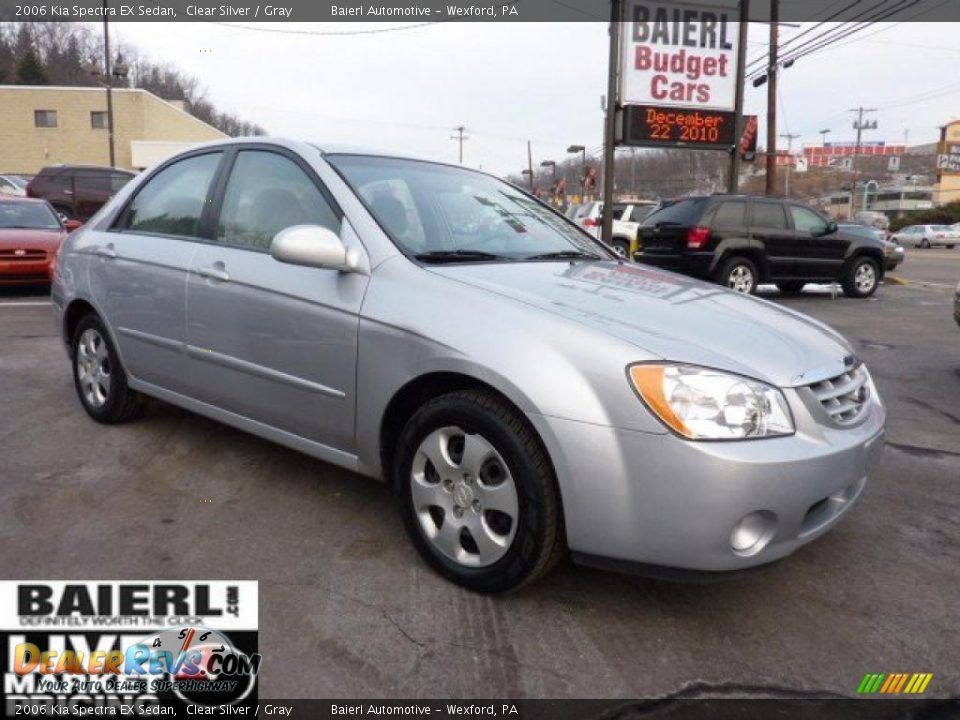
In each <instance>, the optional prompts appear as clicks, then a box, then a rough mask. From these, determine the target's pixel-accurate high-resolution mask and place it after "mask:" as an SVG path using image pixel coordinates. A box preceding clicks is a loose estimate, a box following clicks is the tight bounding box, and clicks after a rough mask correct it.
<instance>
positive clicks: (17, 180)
mask: <svg viewBox="0 0 960 720" xmlns="http://www.w3.org/2000/svg"><path fill="white" fill-rule="evenodd" d="M0 195H16V196H17V197H26V196H27V181H26V180H24V179H23V178H22V177H20V176H19V175H0Z"/></svg>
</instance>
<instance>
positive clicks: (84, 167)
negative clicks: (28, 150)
mask: <svg viewBox="0 0 960 720" xmlns="http://www.w3.org/2000/svg"><path fill="white" fill-rule="evenodd" d="M64 170H104V171H106V172H116V173H123V174H124V175H136V173H135V172H132V171H130V170H126V169H124V168H115V167H108V166H106V165H47V166H46V167H43V168H40V173H44V172H47V171H56V172H62V171H64ZM40 173H37V174H38V175H39V174H40Z"/></svg>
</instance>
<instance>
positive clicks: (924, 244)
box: [920, 238, 930, 250]
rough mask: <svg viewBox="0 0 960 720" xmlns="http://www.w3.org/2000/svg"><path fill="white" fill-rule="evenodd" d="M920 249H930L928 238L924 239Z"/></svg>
mask: <svg viewBox="0 0 960 720" xmlns="http://www.w3.org/2000/svg"><path fill="white" fill-rule="evenodd" d="M920 247H922V248H923V249H925V250H926V249H927V248H929V247H930V241H929V240H927V239H926V238H923V239H922V240H921V241H920Z"/></svg>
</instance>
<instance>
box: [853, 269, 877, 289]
mask: <svg viewBox="0 0 960 720" xmlns="http://www.w3.org/2000/svg"><path fill="white" fill-rule="evenodd" d="M853 282H854V284H855V285H856V286H857V290H858V291H860V292H861V293H869V292H870V291H871V290H873V286H874V285H876V284H877V272H876V270H874V269H873V265H871V264H870V263H868V262H865V263H861V264H860V266H859V267H857V271H856V272H855V273H854V276H853Z"/></svg>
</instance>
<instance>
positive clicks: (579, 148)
mask: <svg viewBox="0 0 960 720" xmlns="http://www.w3.org/2000/svg"><path fill="white" fill-rule="evenodd" d="M567 152H568V153H570V154H571V155H572V154H575V153H580V202H585V201H586V195H587V148H586V147H584V146H583V145H571V146H570V147H568V148H567Z"/></svg>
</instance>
